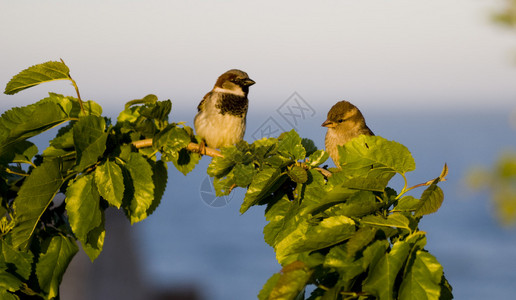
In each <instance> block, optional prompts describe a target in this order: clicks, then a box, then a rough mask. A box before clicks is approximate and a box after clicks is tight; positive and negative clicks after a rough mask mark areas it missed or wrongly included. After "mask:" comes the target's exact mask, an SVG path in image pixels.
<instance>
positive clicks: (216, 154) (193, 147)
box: [186, 143, 224, 157]
mask: <svg viewBox="0 0 516 300" xmlns="http://www.w3.org/2000/svg"><path fill="white" fill-rule="evenodd" d="M186 150H188V151H192V152H196V153H200V154H202V155H208V156H211V157H224V155H222V153H220V151H219V150H217V149H213V148H208V147H204V151H202V149H201V147H200V146H199V144H196V143H190V144H188V146H186Z"/></svg>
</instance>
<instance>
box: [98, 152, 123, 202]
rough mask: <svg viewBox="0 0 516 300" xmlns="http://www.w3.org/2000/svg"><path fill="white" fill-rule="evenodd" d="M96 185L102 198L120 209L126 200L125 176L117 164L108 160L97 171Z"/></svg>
mask: <svg viewBox="0 0 516 300" xmlns="http://www.w3.org/2000/svg"><path fill="white" fill-rule="evenodd" d="M95 183H96V186H97V188H98V191H99V194H100V196H102V198H104V199H105V200H106V201H107V202H108V203H109V204H110V205H112V206H115V207H116V208H120V206H121V205H122V200H123V198H124V176H123V174H122V169H120V167H119V166H118V165H117V164H116V163H115V162H113V161H110V160H107V161H106V162H104V163H103V164H101V165H99V166H98V167H97V168H96V169H95Z"/></svg>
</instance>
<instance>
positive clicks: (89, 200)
mask: <svg viewBox="0 0 516 300" xmlns="http://www.w3.org/2000/svg"><path fill="white" fill-rule="evenodd" d="M66 211H67V214H68V220H69V222H70V227H71V228H72V230H73V232H74V234H75V236H76V237H77V238H78V239H79V240H80V241H81V243H83V244H84V243H86V242H87V241H88V233H89V232H90V231H92V230H93V229H94V228H96V227H98V226H100V224H101V223H102V212H101V208H100V195H99V192H98V190H97V187H96V185H95V179H94V176H93V175H92V174H88V175H85V176H82V177H79V178H78V179H76V180H75V181H73V182H72V183H71V184H70V185H69V186H68V189H67V190H66Z"/></svg>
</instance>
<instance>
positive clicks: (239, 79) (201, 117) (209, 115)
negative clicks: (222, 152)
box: [194, 69, 255, 151]
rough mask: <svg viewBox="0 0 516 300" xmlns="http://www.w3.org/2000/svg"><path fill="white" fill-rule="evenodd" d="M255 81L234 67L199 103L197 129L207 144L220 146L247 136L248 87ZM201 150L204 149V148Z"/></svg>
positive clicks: (203, 142)
mask: <svg viewBox="0 0 516 300" xmlns="http://www.w3.org/2000/svg"><path fill="white" fill-rule="evenodd" d="M253 84H255V82H254V80H252V79H250V78H249V76H248V75H247V73H246V72H243V71H240V70H237V69H232V70H229V71H227V72H226V73H224V74H222V75H220V76H219V78H218V79H217V82H215V86H214V87H213V89H212V90H211V91H210V92H208V93H207V94H206V95H205V96H204V98H203V99H202V100H201V102H200V103H199V105H198V106H197V115H195V118H194V127H195V132H196V133H197V135H199V136H200V137H201V138H202V139H203V140H202V141H201V143H200V144H201V146H200V149H204V147H205V145H206V146H208V147H211V148H221V147H225V146H229V145H234V144H236V143H237V142H239V141H241V140H242V139H243V138H244V134H245V120H246V116H247V108H248V106H249V100H248V99H247V94H248V93H249V87H250V86H251V85H253ZM201 151H202V150H201Z"/></svg>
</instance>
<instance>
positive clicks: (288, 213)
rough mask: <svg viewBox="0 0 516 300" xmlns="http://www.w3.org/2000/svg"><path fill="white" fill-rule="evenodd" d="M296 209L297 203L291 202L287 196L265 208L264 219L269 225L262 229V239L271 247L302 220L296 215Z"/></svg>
mask: <svg viewBox="0 0 516 300" xmlns="http://www.w3.org/2000/svg"><path fill="white" fill-rule="evenodd" d="M297 208H298V205H297V203H296V202H291V201H290V200H289V199H288V197H287V195H284V196H283V197H282V198H281V199H279V200H278V201H276V202H275V203H274V204H269V205H268V206H267V210H266V213H265V219H266V220H267V221H269V224H267V225H266V226H265V227H264V228H263V237H264V239H265V242H266V243H267V244H269V245H270V246H271V247H275V246H276V244H277V242H278V241H280V240H281V239H282V238H284V237H285V236H287V235H288V233H289V232H291V231H293V230H295V228H296V224H298V223H299V222H300V220H301V219H302V217H301V216H300V215H299V214H297V213H298V211H299V210H298V209H297Z"/></svg>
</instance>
